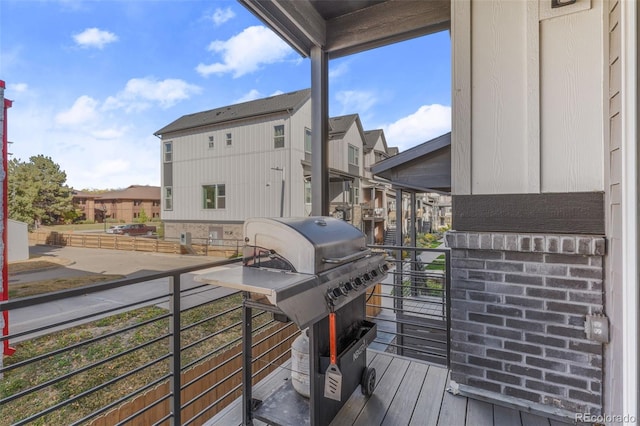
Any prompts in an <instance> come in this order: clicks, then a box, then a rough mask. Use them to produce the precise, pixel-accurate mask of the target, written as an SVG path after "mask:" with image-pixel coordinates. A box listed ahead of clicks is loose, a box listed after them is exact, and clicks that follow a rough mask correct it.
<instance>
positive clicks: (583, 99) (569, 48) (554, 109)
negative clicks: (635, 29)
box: [540, 0, 604, 192]
mask: <svg viewBox="0 0 640 426" xmlns="http://www.w3.org/2000/svg"><path fill="white" fill-rule="evenodd" d="M540 40H541V47H542V48H541V54H542V57H541V64H540V65H541V73H540V74H541V82H542V84H541V96H540V101H541V107H540V112H541V137H542V147H541V152H542V161H541V165H542V191H543V192H576V191H602V190H603V189H604V181H603V178H604V170H603V165H604V161H603V127H602V121H603V93H602V84H603V69H604V65H603V56H602V54H601V53H600V52H602V51H603V16H602V2H601V1H599V0H594V1H593V2H592V8H591V9H590V10H586V11H582V12H578V13H573V14H569V15H565V16H559V17H556V18H552V19H548V20H544V21H542V22H541V23H540Z"/></svg>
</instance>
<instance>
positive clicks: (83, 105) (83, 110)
mask: <svg viewBox="0 0 640 426" xmlns="http://www.w3.org/2000/svg"><path fill="white" fill-rule="evenodd" d="M97 106H98V101H96V100H95V99H93V98H91V97H90V96H86V95H83V96H80V97H79V98H78V99H76V101H75V102H74V103H73V106H72V107H71V108H69V109H68V110H66V111H63V112H60V113H58V114H57V115H56V118H55V121H56V123H57V124H61V125H65V126H76V125H83V124H87V123H90V122H92V121H94V120H96V118H97V117H98V114H97V112H96V107H97Z"/></svg>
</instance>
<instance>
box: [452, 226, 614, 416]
mask: <svg viewBox="0 0 640 426" xmlns="http://www.w3.org/2000/svg"><path fill="white" fill-rule="evenodd" d="M446 241H447V245H448V246H449V247H450V248H451V249H452V251H451V252H452V263H451V267H452V283H451V379H452V380H454V381H455V382H456V383H458V384H461V385H463V386H462V388H463V389H464V388H469V389H470V390H471V391H474V390H475V391H478V393H482V394H483V395H489V397H491V395H493V397H494V398H495V399H497V400H500V399H512V398H516V399H517V401H518V403H520V404H522V405H524V406H531V407H536V406H537V405H541V406H542V408H546V407H545V406H547V407H548V408H549V409H550V410H552V411H556V412H560V413H561V414H565V415H569V414H570V413H591V414H594V415H597V414H600V413H601V411H602V364H603V359H602V353H603V348H602V344H601V343H598V342H595V341H591V340H588V339H587V337H586V332H585V329H584V322H585V317H586V315H588V314H594V313H602V312H603V281H602V279H603V256H604V254H605V240H604V238H601V237H592V236H572V235H519V234H507V233H476V232H457V231H453V232H449V233H447V235H446ZM505 397H507V398H505Z"/></svg>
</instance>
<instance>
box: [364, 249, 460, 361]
mask: <svg viewBox="0 0 640 426" xmlns="http://www.w3.org/2000/svg"><path fill="white" fill-rule="evenodd" d="M370 247H371V248H372V249H374V250H384V251H386V252H387V253H389V260H390V261H391V262H392V264H393V265H394V267H393V269H392V270H391V271H390V274H389V276H388V277H387V279H386V280H385V281H384V282H382V283H380V284H379V285H378V286H377V289H376V295H375V296H373V297H376V301H375V302H374V301H373V300H372V298H373V297H370V298H369V301H368V303H367V309H368V312H370V318H371V320H372V321H375V322H377V323H378V337H377V339H376V340H375V341H374V345H372V346H371V349H376V350H382V351H385V352H391V353H395V354H398V355H402V356H408V357H411V358H417V359H422V360H425V361H428V362H432V363H436V364H440V365H445V366H448V365H449V349H450V347H449V342H450V338H449V337H450V335H449V331H450V328H451V327H450V325H451V324H450V315H449V312H450V306H451V300H450V294H449V292H450V283H451V267H450V252H449V250H448V249H444V248H435V249H431V248H418V247H399V246H391V245H383V246H370Z"/></svg>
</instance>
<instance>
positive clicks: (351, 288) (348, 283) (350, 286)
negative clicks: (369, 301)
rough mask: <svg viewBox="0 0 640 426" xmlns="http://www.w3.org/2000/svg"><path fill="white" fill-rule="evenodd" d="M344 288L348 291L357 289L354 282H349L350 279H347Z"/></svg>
mask: <svg viewBox="0 0 640 426" xmlns="http://www.w3.org/2000/svg"><path fill="white" fill-rule="evenodd" d="M344 288H345V289H346V290H347V291H351V290H353V289H355V287H354V286H353V284H351V282H349V281H347V282H346V283H344Z"/></svg>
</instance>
